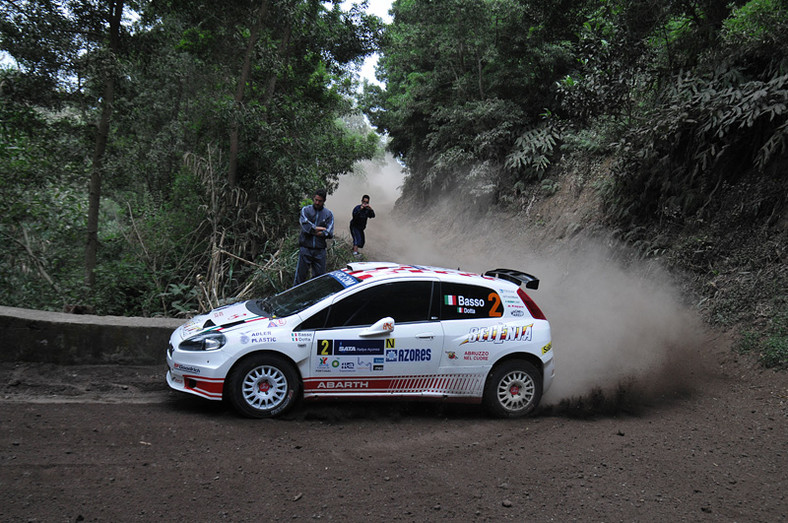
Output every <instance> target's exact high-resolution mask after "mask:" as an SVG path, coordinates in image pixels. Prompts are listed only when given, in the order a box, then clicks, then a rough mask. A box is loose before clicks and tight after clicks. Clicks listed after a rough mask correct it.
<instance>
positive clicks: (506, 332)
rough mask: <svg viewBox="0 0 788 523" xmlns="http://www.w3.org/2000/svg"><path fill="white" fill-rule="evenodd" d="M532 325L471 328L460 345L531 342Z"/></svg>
mask: <svg viewBox="0 0 788 523" xmlns="http://www.w3.org/2000/svg"><path fill="white" fill-rule="evenodd" d="M533 326H534V324H533V323H530V324H528V325H493V326H492V327H482V328H479V327H473V328H471V330H470V332H469V333H468V334H467V335H466V336H465V339H464V340H462V342H461V343H460V345H464V344H466V343H477V342H493V343H503V342H505V341H531V337H532V336H533Z"/></svg>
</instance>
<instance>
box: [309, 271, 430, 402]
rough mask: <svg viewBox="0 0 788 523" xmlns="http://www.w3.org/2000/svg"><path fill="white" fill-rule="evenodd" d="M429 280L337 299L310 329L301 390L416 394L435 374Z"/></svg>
mask: <svg viewBox="0 0 788 523" xmlns="http://www.w3.org/2000/svg"><path fill="white" fill-rule="evenodd" d="M433 285H434V282H433V281H431V280H419V281H400V282H397V281H395V282H389V283H380V284H378V285H373V286H370V287H367V288H364V289H362V290H360V291H359V292H356V293H354V294H351V295H349V296H344V297H342V298H338V299H337V300H336V301H335V302H334V303H332V305H331V307H330V308H329V310H328V311H327V313H326V320H325V324H324V326H323V327H322V328H318V329H316V330H315V334H314V338H313V342H312V354H311V356H310V359H311V369H310V370H311V377H309V378H307V379H305V380H304V394H305V395H307V396H310V395H348V394H350V395H389V394H415V393H419V392H420V391H421V390H422V388H421V387H422V386H423V384H424V382H425V380H428V379H430V378H434V377H435V375H436V373H437V369H438V365H439V362H440V351H441V347H442V344H443V331H442V328H441V324H440V322H439V321H437V314H435V315H432V316H431V314H432V312H431V311H432V309H434V306H433V305H432V302H433V299H434V294H433Z"/></svg>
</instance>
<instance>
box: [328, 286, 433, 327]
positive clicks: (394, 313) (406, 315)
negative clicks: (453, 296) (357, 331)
mask: <svg viewBox="0 0 788 523" xmlns="http://www.w3.org/2000/svg"><path fill="white" fill-rule="evenodd" d="M431 298H432V282H429V281H413V282H394V283H386V284H383V285H377V286H375V287H372V288H369V289H365V290H363V291H360V292H357V293H355V294H353V295H352V296H348V297H347V298H344V299H342V300H340V301H338V302H337V303H335V304H334V305H332V306H331V310H330V311H329V313H328V321H327V322H326V327H327V328H331V327H359V326H366V325H372V324H373V323H375V322H376V321H378V320H379V319H381V318H385V317H386V316H391V317H392V318H394V321H395V322H397V323H407V322H414V321H426V320H428V319H429V317H430V316H429V315H430V302H431Z"/></svg>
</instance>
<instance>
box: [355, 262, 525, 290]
mask: <svg viewBox="0 0 788 523" xmlns="http://www.w3.org/2000/svg"><path fill="white" fill-rule="evenodd" d="M342 271H343V272H345V273H347V274H350V275H351V276H354V277H356V278H358V279H359V280H361V281H362V282H364V283H372V282H375V281H380V280H392V279H414V278H415V279H419V278H429V279H439V280H441V281H450V282H454V283H475V284H486V285H487V286H491V285H492V286H500V285H503V286H504V287H512V286H513V287H518V285H516V284H514V283H510V282H508V281H504V280H500V279H498V278H495V277H492V276H484V275H481V274H477V273H474V272H466V271H462V270H460V269H457V270H455V269H447V268H443V267H431V266H425V265H403V264H399V263H392V262H352V263H348V265H347V267H346V268H345V269H342Z"/></svg>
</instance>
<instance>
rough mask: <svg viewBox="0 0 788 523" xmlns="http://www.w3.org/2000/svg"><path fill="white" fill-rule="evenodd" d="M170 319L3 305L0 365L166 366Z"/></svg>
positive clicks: (172, 326) (175, 323)
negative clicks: (79, 312)
mask: <svg viewBox="0 0 788 523" xmlns="http://www.w3.org/2000/svg"><path fill="white" fill-rule="evenodd" d="M184 322H185V320H182V319H171V318H127V317H122V316H94V315H89V314H66V313H61V312H47V311H35V310H29V309H18V308H15V307H2V306H0V332H2V333H3V339H2V342H1V343H0V361H34V362H43V363H58V364H62V365H77V364H96V363H128V364H136V365H147V364H157V363H163V362H164V361H165V356H164V353H165V351H166V350H167V344H168V343H169V339H170V334H171V333H172V331H173V330H174V329H175V328H176V327H178V326H179V325H181V324H182V323H184Z"/></svg>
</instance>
